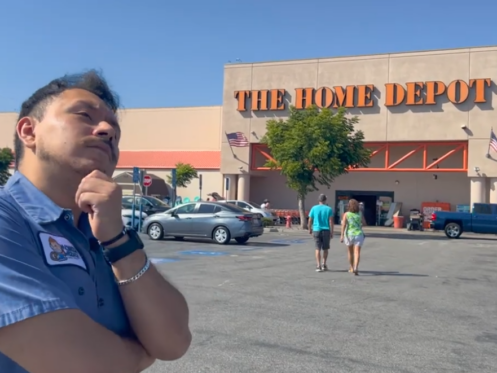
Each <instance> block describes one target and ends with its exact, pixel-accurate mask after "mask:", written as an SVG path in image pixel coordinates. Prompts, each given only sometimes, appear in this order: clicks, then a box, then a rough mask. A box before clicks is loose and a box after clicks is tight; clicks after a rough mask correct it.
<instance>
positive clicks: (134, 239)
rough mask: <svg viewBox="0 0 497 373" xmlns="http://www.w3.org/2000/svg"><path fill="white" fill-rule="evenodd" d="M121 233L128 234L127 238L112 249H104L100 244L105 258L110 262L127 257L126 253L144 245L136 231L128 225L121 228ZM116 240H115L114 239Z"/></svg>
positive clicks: (130, 252)
mask: <svg viewBox="0 0 497 373" xmlns="http://www.w3.org/2000/svg"><path fill="white" fill-rule="evenodd" d="M123 233H124V234H123V235H122V236H121V237H124V236H125V235H128V237H129V239H128V240H127V241H126V242H125V243H123V244H122V245H119V246H116V247H113V248H112V249H106V248H105V247H104V246H103V245H102V250H103V253H104V256H105V259H106V260H107V262H109V263H110V264H113V263H115V262H118V261H119V260H121V259H123V258H125V257H127V256H128V255H130V254H132V253H134V252H135V251H136V250H143V248H144V247H145V245H143V241H142V240H141V238H140V236H139V235H138V233H137V232H136V231H135V230H134V229H131V228H129V227H125V228H124V230H123ZM116 241H117V240H116Z"/></svg>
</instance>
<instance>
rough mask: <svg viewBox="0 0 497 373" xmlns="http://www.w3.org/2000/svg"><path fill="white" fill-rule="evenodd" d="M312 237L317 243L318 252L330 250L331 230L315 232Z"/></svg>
mask: <svg viewBox="0 0 497 373" xmlns="http://www.w3.org/2000/svg"><path fill="white" fill-rule="evenodd" d="M312 236H313V237H314V242H315V243H316V250H328V249H329V248H330V240H331V232H330V231H329V230H324V231H313V232H312Z"/></svg>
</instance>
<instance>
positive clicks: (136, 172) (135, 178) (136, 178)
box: [131, 167, 141, 229]
mask: <svg viewBox="0 0 497 373" xmlns="http://www.w3.org/2000/svg"><path fill="white" fill-rule="evenodd" d="M140 174H141V172H140V169H139V168H138V167H133V205H132V207H131V227H132V228H133V229H135V211H136V206H135V200H136V184H140Z"/></svg>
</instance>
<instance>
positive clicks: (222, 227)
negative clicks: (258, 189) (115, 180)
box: [142, 202, 264, 245]
mask: <svg viewBox="0 0 497 373" xmlns="http://www.w3.org/2000/svg"><path fill="white" fill-rule="evenodd" d="M261 217H262V216H261V215H260V214H253V213H250V212H248V211H246V210H244V209H242V208H240V207H237V206H234V205H232V204H230V203H217V202H193V203H187V204H184V205H181V206H177V207H175V208H172V209H170V210H168V211H166V212H163V213H158V214H154V215H151V216H149V217H147V218H146V219H145V221H144V222H143V228H142V229H143V233H146V234H148V236H149V237H150V238H151V239H152V240H161V239H162V238H164V237H165V236H172V237H174V238H175V239H178V240H180V239H183V238H184V237H198V238H203V237H205V238H211V239H213V240H214V241H215V242H217V243H219V244H224V245H225V244H228V243H229V242H230V240H231V239H234V240H235V241H236V242H238V243H240V244H242V243H245V242H247V241H248V240H249V238H250V237H257V236H260V235H262V233H263V232H264V228H263V226H262V220H261Z"/></svg>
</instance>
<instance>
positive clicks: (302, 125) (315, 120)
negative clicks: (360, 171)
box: [261, 106, 371, 229]
mask: <svg viewBox="0 0 497 373" xmlns="http://www.w3.org/2000/svg"><path fill="white" fill-rule="evenodd" d="M358 122H359V119H358V118H357V117H347V116H346V109H344V108H339V109H338V110H337V111H336V112H333V111H331V110H330V109H319V108H317V107H316V106H312V107H309V108H307V109H305V110H297V109H296V108H295V107H293V106H292V107H290V114H289V117H288V119H287V120H282V119H280V120H276V119H271V120H269V121H268V122H267V125H266V127H267V132H266V135H264V137H263V138H262V140H261V142H262V143H264V144H266V145H267V146H268V148H269V150H270V151H271V155H272V157H273V158H274V161H273V160H270V161H268V162H267V163H266V167H270V168H271V169H278V170H279V171H280V172H281V174H282V175H284V176H285V177H286V183H287V185H288V187H289V188H290V189H293V190H294V191H295V192H296V193H297V199H298V206H299V214H300V221H301V227H302V228H303V229H307V216H305V197H306V195H307V194H308V193H309V192H312V191H317V190H319V189H318V184H319V185H324V186H327V187H328V188H329V187H330V185H331V183H332V182H333V180H335V179H336V178H337V177H338V176H340V175H342V174H345V173H347V169H348V168H349V167H366V166H367V165H368V164H369V161H370V157H371V152H370V150H369V149H367V148H365V147H364V143H363V141H364V134H363V132H362V131H355V129H354V125H355V124H357V123H358Z"/></svg>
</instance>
